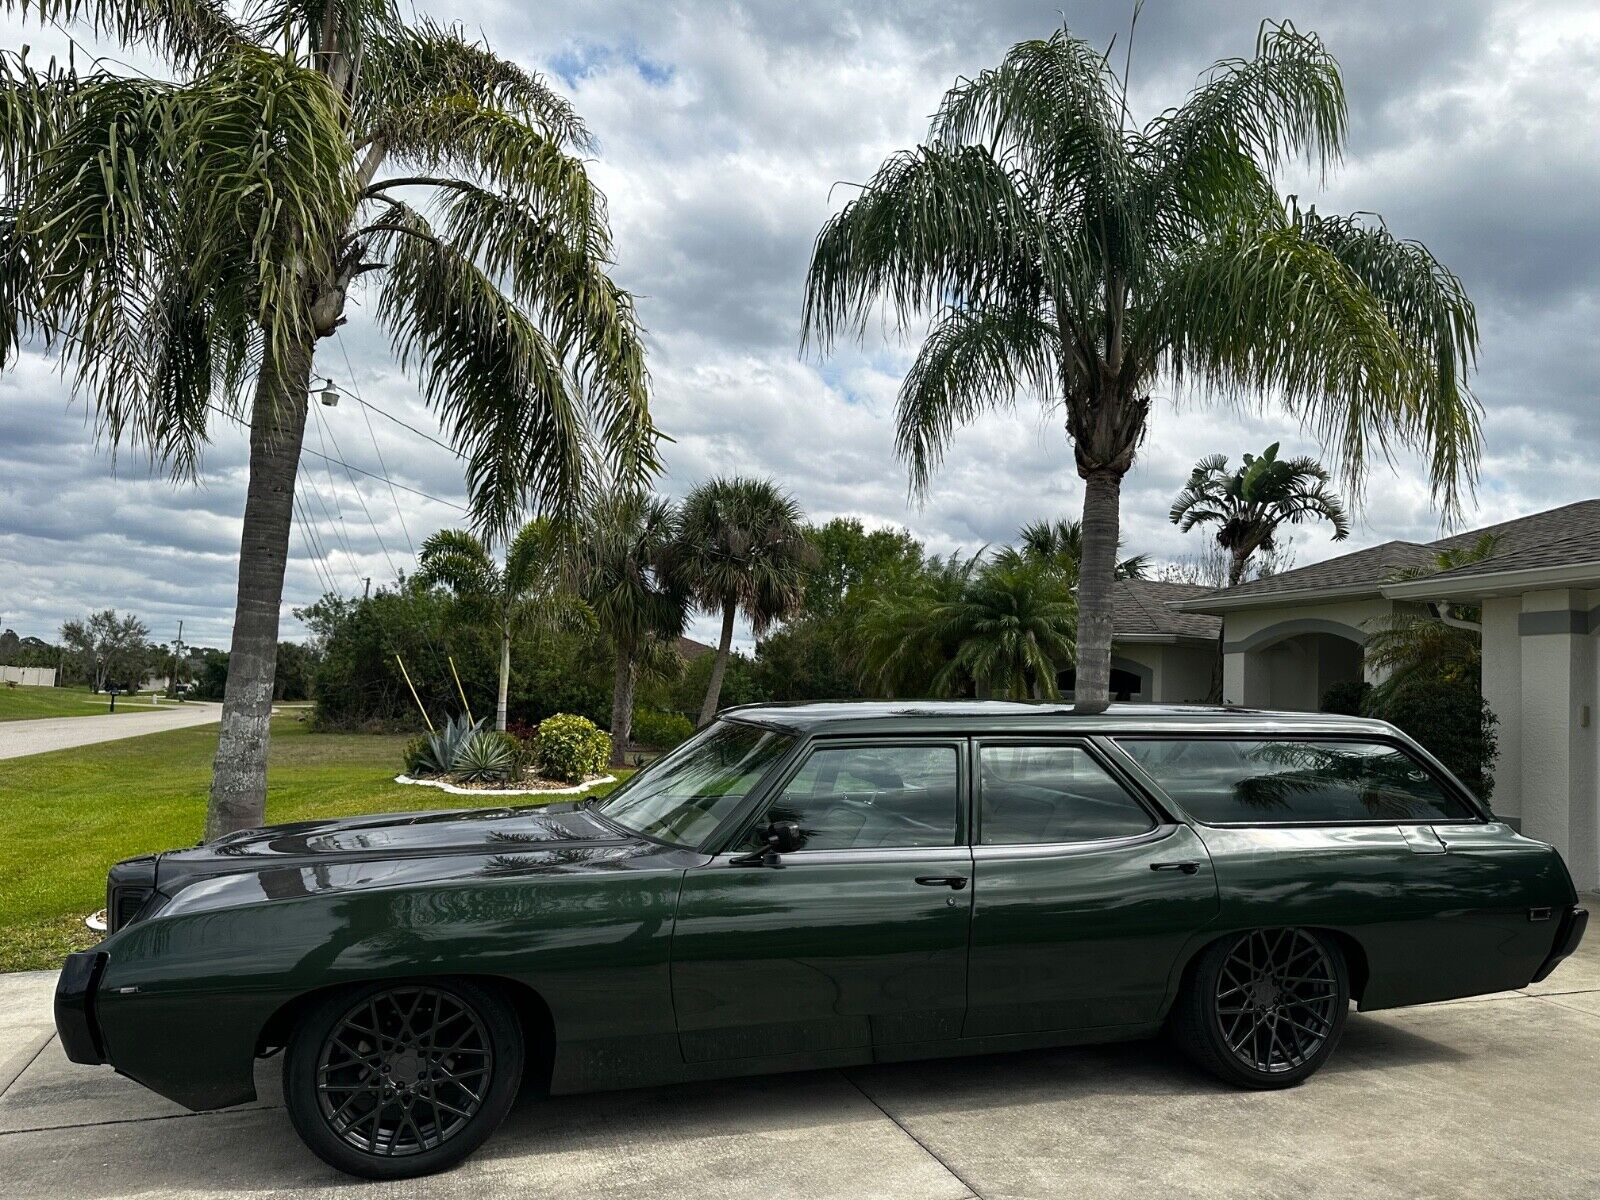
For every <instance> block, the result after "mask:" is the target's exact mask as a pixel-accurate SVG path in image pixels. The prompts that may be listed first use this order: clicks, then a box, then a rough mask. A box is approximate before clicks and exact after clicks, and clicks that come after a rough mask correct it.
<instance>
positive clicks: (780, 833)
mask: <svg viewBox="0 0 1600 1200" xmlns="http://www.w3.org/2000/svg"><path fill="white" fill-rule="evenodd" d="M762 837H763V840H765V842H766V843H767V845H768V846H770V847H771V848H772V849H773V850H774V851H776V852H777V853H779V854H788V853H790V852H791V851H795V850H798V849H800V847H801V846H802V845H803V844H804V841H805V839H804V837H803V836H802V835H801V833H800V822H798V821H773V822H771V823H769V824H768V825H767V831H766V833H765V834H763V835H762Z"/></svg>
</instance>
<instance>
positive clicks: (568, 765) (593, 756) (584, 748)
mask: <svg viewBox="0 0 1600 1200" xmlns="http://www.w3.org/2000/svg"><path fill="white" fill-rule="evenodd" d="M610 759H611V737H610V735H608V734H607V733H606V732H605V731H604V730H603V729H601V728H600V727H599V726H598V725H596V724H595V723H594V722H593V721H591V720H589V719H588V718H587V717H579V716H574V715H573V714H572V713H557V714H556V715H555V716H553V717H546V718H545V719H544V720H543V721H540V722H539V773H540V774H541V775H543V776H544V777H545V778H547V779H559V780H561V781H563V782H564V783H579V782H582V781H583V780H585V779H588V778H589V777H590V776H592V775H598V774H600V772H601V771H603V770H604V769H605V765H606V763H607V762H609V761H610Z"/></svg>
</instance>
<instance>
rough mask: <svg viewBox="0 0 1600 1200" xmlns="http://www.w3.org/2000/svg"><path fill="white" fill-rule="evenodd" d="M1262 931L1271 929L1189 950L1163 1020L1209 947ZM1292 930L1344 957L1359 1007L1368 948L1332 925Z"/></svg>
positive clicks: (1217, 937) (1219, 937) (1221, 936)
mask: <svg viewBox="0 0 1600 1200" xmlns="http://www.w3.org/2000/svg"><path fill="white" fill-rule="evenodd" d="M1265 928H1274V927H1273V926H1263V925H1242V926H1240V927H1239V928H1237V929H1230V930H1228V931H1227V932H1226V933H1217V934H1214V935H1212V936H1211V937H1207V938H1204V939H1202V940H1201V941H1198V942H1196V943H1195V944H1194V945H1193V946H1191V947H1190V948H1189V952H1188V954H1187V955H1186V956H1185V957H1184V959H1183V966H1182V968H1181V969H1180V970H1178V971H1177V972H1175V974H1174V979H1175V984H1174V986H1173V987H1172V989H1171V994H1170V995H1168V997H1167V1003H1166V1006H1165V1011H1163V1013H1162V1015H1163V1017H1164V1016H1165V1015H1166V1013H1167V1012H1170V1011H1171V1009H1172V1005H1173V1004H1174V1003H1176V1002H1177V999H1178V997H1179V996H1180V995H1182V994H1183V989H1184V988H1185V987H1186V986H1188V983H1189V979H1190V977H1191V976H1192V975H1193V974H1194V971H1195V967H1196V966H1197V965H1198V964H1199V962H1200V958H1201V956H1202V955H1204V954H1205V952H1206V951H1207V950H1209V949H1211V947H1213V946H1215V945H1216V944H1217V943H1218V942H1222V941H1226V940H1227V939H1228V938H1231V937H1238V936H1239V934H1241V933H1248V932H1249V931H1250V930H1252V929H1265ZM1293 928H1297V929H1304V930H1307V931H1309V932H1311V933H1315V934H1317V935H1319V936H1321V937H1325V938H1327V939H1328V940H1329V941H1331V942H1333V943H1334V944H1335V945H1336V946H1338V947H1339V953H1340V954H1341V955H1343V956H1344V964H1345V969H1346V970H1347V971H1348V972H1349V975H1350V999H1352V1000H1354V1001H1355V1002H1356V1003H1357V1004H1358V1005H1359V1004H1360V1003H1361V998H1362V996H1363V995H1364V994H1365V993H1366V990H1367V981H1368V979H1369V978H1370V977H1371V967H1370V964H1369V962H1368V959H1367V948H1366V947H1365V946H1363V945H1362V944H1361V940H1360V939H1359V938H1358V937H1356V936H1355V934H1353V933H1351V932H1350V931H1349V930H1347V929H1339V928H1337V927H1334V926H1331V925H1298V926H1294V927H1293Z"/></svg>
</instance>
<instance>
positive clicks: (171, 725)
mask: <svg viewBox="0 0 1600 1200" xmlns="http://www.w3.org/2000/svg"><path fill="white" fill-rule="evenodd" d="M221 719H222V705H220V704H207V703H205V702H203V701H197V700H195V701H188V702H185V703H183V704H181V705H180V704H174V705H173V706H172V707H171V708H167V709H158V710H156V711H153V712H139V713H131V712H130V713H106V714H104V715H102V716H98V717H41V718H39V719H38V720H36V721H0V758H21V757H22V756H23V755H25V754H44V753H45V752H47V751H50V750H70V749H71V748H72V747H74V746H92V745H93V744H94V743H96V742H115V741H118V740H120V739H122V738H130V737H142V736H144V735H145V734H147V733H162V732H165V731H166V730H168V729H188V728H189V727H190V726H191V725H209V724H211V723H212V722H213V721H220V720H221Z"/></svg>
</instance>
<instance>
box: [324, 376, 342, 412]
mask: <svg viewBox="0 0 1600 1200" xmlns="http://www.w3.org/2000/svg"><path fill="white" fill-rule="evenodd" d="M321 398H322V403H323V405H324V406H325V407H327V408H336V407H338V404H339V389H338V388H336V387H334V386H333V380H332V379H324V380H323V381H322V397H321Z"/></svg>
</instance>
